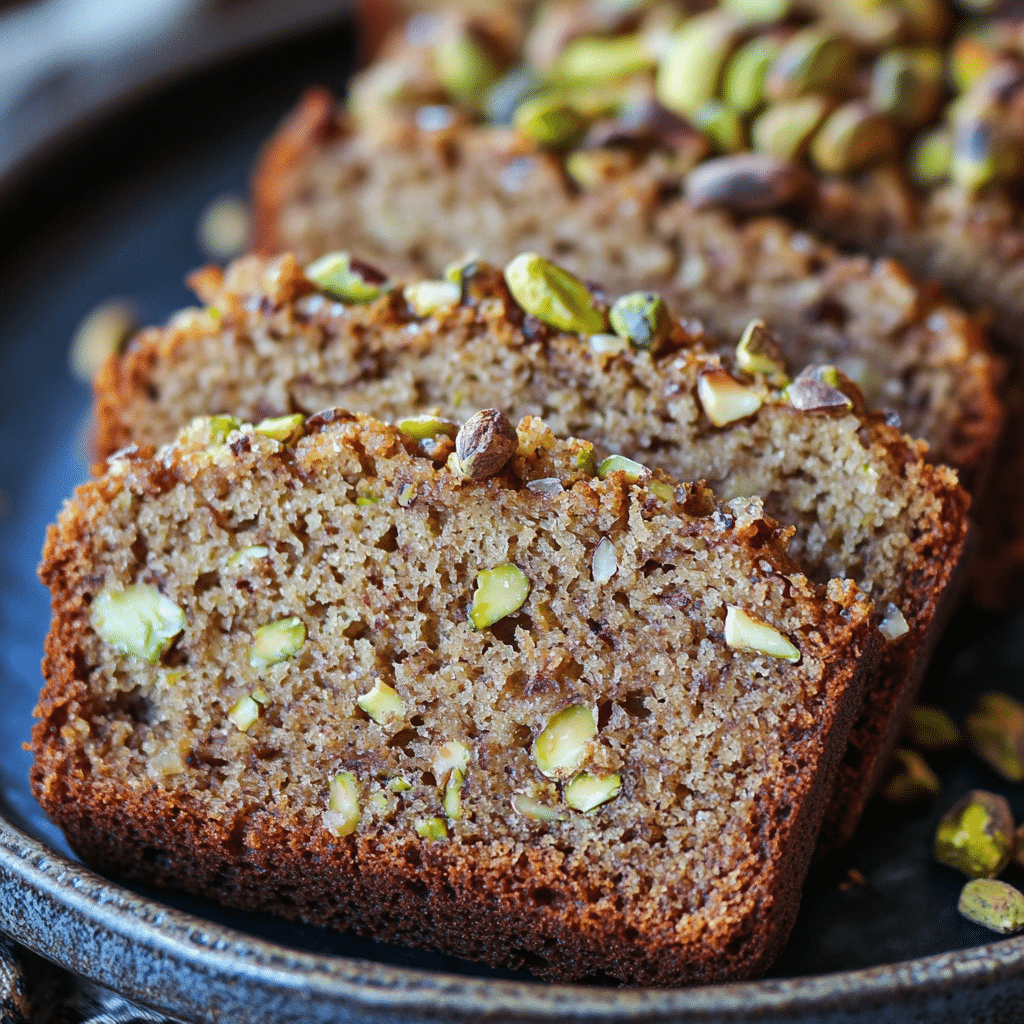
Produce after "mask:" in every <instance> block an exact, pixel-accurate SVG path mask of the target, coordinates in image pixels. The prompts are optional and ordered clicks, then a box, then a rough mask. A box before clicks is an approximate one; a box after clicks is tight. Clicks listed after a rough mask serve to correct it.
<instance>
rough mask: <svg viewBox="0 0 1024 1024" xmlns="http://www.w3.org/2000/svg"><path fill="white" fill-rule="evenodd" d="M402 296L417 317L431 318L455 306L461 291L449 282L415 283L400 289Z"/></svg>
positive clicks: (460, 296)
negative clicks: (434, 314)
mask: <svg viewBox="0 0 1024 1024" xmlns="http://www.w3.org/2000/svg"><path fill="white" fill-rule="evenodd" d="M402 295H403V297H404V298H405V301H406V302H408V303H409V305H410V306H412V308H413V310H414V311H415V313H416V315H417V316H431V315H432V314H433V313H439V312H441V311H442V310H445V309H453V308H454V307H455V306H457V305H458V304H459V301H460V299H461V298H462V289H461V288H460V287H459V286H458V285H457V284H452V282H451V281H415V282H413V283H412V284H408V285H406V286H405V287H404V288H403V289H402Z"/></svg>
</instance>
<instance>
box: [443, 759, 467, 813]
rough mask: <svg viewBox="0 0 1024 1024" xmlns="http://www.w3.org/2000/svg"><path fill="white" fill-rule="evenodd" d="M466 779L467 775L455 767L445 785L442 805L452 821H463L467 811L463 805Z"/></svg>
mask: <svg viewBox="0 0 1024 1024" xmlns="http://www.w3.org/2000/svg"><path fill="white" fill-rule="evenodd" d="M465 781H466V775H465V773H464V772H462V771H460V770H459V769H458V768H453V769H452V773H451V775H449V776H448V782H447V783H446V784H445V787H444V800H443V801H442V806H443V807H444V813H445V814H446V815H447V817H448V818H449V820H451V821H461V820H462V819H463V818H464V817H465V816H466V812H465V810H464V809H463V806H462V785H463V783H464V782H465Z"/></svg>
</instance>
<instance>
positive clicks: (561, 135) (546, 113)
mask: <svg viewBox="0 0 1024 1024" xmlns="http://www.w3.org/2000/svg"><path fill="white" fill-rule="evenodd" d="M512 127H513V128H514V129H515V130H516V132H518V134H520V135H521V136H523V138H525V139H528V140H529V141H530V142H533V143H535V144H536V145H538V146H545V147H547V148H550V149H561V148H564V147H569V146H572V145H574V144H575V143H576V142H578V141H579V140H580V138H582V136H583V133H584V132H585V131H586V130H587V121H586V118H584V116H583V115H582V114H581V113H580V112H579V111H578V110H577V109H576V108H575V107H574V106H573V105H572V104H571V103H569V102H568V101H567V100H566V99H565V98H564V97H563V96H562V95H560V94H559V93H555V92H542V93H540V94H538V95H536V96H530V97H528V98H527V99H525V100H523V102H522V103H520V104H519V106H518V107H517V108H516V112H515V114H514V115H513V118H512Z"/></svg>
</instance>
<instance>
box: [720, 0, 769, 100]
mask: <svg viewBox="0 0 1024 1024" xmlns="http://www.w3.org/2000/svg"><path fill="white" fill-rule="evenodd" d="M765 6H769V5H767V4H766V5H765ZM781 49H782V43H781V41H780V40H779V39H778V38H777V37H774V36H770V35H768V36H754V38H753V39H751V40H749V41H748V42H746V43H744V44H743V45H742V46H741V47H740V48H739V49H738V50H737V51H736V52H735V53H734V54H733V55H732V57H730V58H729V63H728V64H726V66H725V72H724V74H723V75H722V99H723V100H724V101H725V102H726V103H728V104H729V106H730V107H732V109H733V110H735V111H736V112H737V113H739V114H752V113H753V112H754V111H755V110H757V108H758V107H759V106H761V104H762V103H763V102H764V80H765V77H766V76H767V74H768V68H770V67H771V65H772V63H773V62H774V61H775V58H776V57H778V55H779V51H780V50H781Z"/></svg>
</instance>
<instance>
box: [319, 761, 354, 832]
mask: <svg viewBox="0 0 1024 1024" xmlns="http://www.w3.org/2000/svg"><path fill="white" fill-rule="evenodd" d="M327 806H328V809H327V810H326V811H324V813H323V815H322V817H321V820H322V821H323V825H324V828H326V829H327V830H328V831H330V832H333V833H334V834H335V835H336V836H349V835H351V834H352V833H353V832H355V830H356V829H357V828H358V827H359V816H360V807H359V784H358V782H357V781H356V777H355V775H353V774H352V772H339V773H338V774H337V775H335V776H334V778H333V779H331V795H330V802H329V803H328V805H327Z"/></svg>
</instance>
